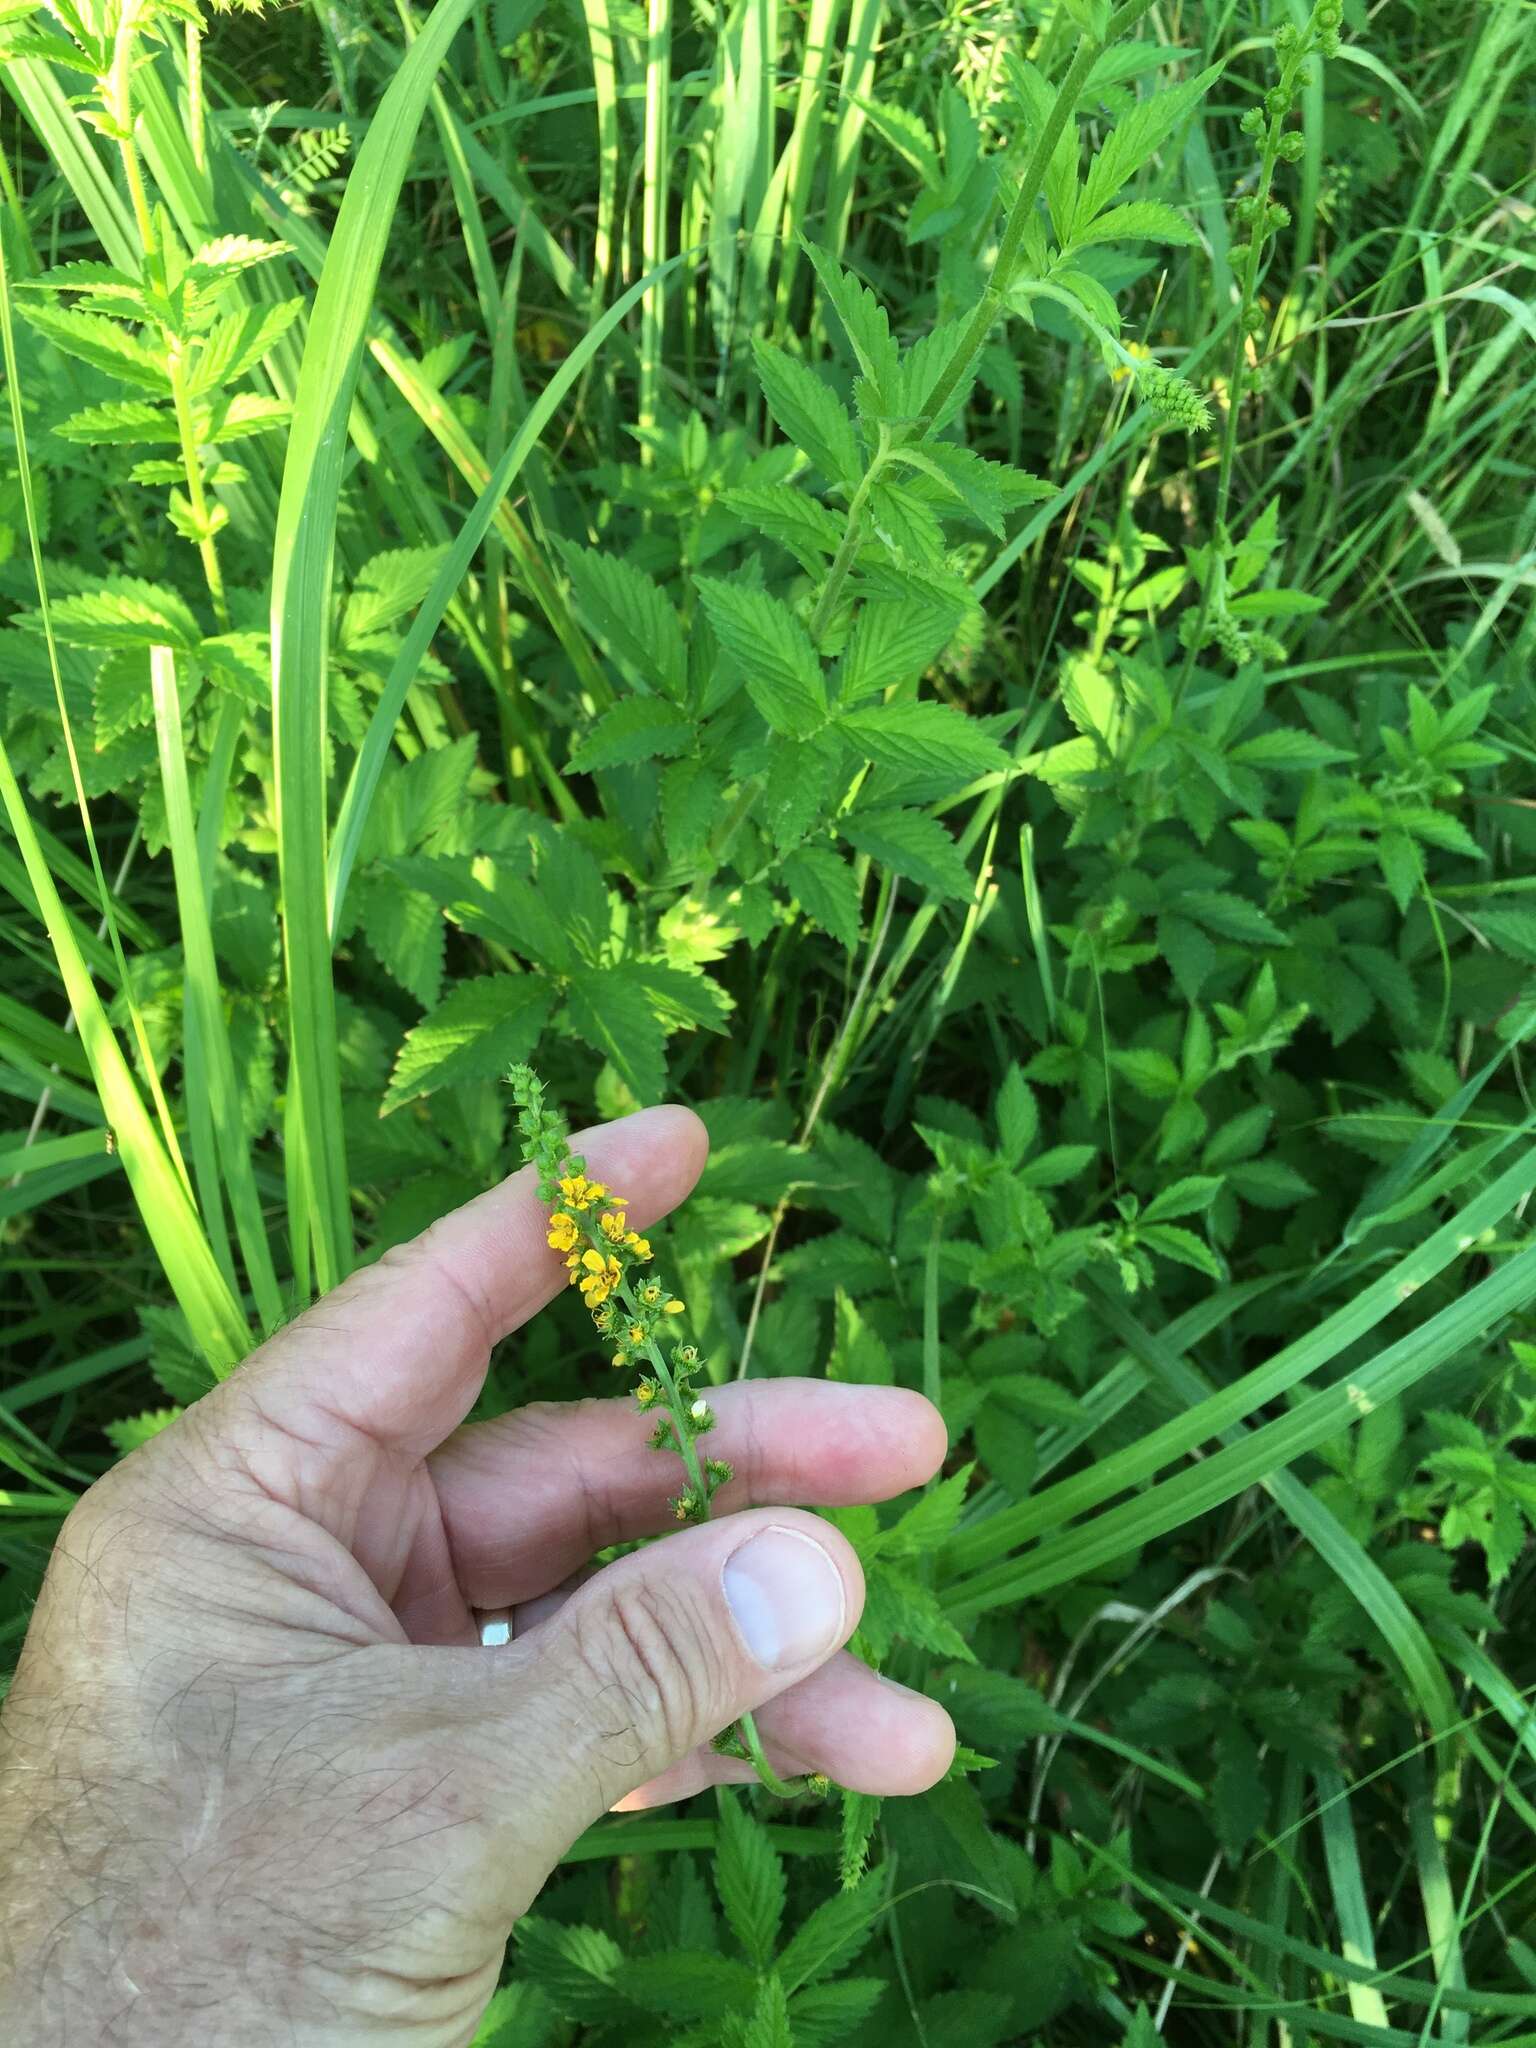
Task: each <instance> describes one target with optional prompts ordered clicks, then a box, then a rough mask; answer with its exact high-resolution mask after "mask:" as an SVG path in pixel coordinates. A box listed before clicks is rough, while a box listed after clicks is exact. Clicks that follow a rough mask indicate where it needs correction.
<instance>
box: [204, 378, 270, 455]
mask: <svg viewBox="0 0 1536 2048" xmlns="http://www.w3.org/2000/svg"><path fill="white" fill-rule="evenodd" d="M289 410H290V408H289V406H288V403H287V401H286V400H285V399H282V398H264V397H262V395H261V394H260V393H259V392H256V391H236V392H233V393H228V392H226V393H223V394H215V395H214V396H212V397H210V398H204V399H199V400H197V402H196V403H195V404H194V406H193V420H194V423H195V426H196V431H197V438H198V440H199V441H202V442H206V443H208V444H209V445H210V446H212V447H221V446H222V445H223V444H224V442H226V441H244V440H246V439H248V438H249V437H250V436H251V435H252V434H270V433H272V432H273V431H274V430H275V429H276V428H278V427H282V426H286V425H287V423H288V414H289Z"/></svg>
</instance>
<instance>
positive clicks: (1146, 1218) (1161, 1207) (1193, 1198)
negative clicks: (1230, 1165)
mask: <svg viewBox="0 0 1536 2048" xmlns="http://www.w3.org/2000/svg"><path fill="white" fill-rule="evenodd" d="M1220 1192H1221V1175H1220V1174H1219V1173H1193V1174H1189V1175H1187V1176H1186V1178H1185V1179H1183V1180H1176V1181H1173V1182H1171V1183H1170V1185H1169V1186H1167V1187H1165V1188H1164V1189H1163V1190H1162V1192H1161V1193H1160V1194H1157V1195H1155V1196H1154V1197H1153V1198H1152V1200H1151V1201H1150V1202H1148V1204H1147V1206H1146V1207H1145V1209H1143V1210H1142V1212H1141V1220H1142V1222H1143V1223H1168V1222H1171V1221H1172V1220H1173V1218H1174V1217H1175V1216H1198V1215H1199V1214H1200V1213H1201V1212H1202V1211H1203V1210H1205V1209H1209V1207H1210V1206H1211V1204H1212V1202H1214V1201H1215V1199H1216V1197H1217V1195H1218V1194H1220Z"/></svg>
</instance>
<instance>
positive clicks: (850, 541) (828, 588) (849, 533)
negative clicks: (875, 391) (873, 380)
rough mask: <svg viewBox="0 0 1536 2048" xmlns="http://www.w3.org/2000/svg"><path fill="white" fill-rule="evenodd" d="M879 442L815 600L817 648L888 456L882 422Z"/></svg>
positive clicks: (886, 429)
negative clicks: (866, 508)
mask: <svg viewBox="0 0 1536 2048" xmlns="http://www.w3.org/2000/svg"><path fill="white" fill-rule="evenodd" d="M879 431H880V439H879V444H878V446H877V447H876V449H875V453H874V457H873V459H872V460H871V462H870V465H869V467H868V469H866V470H865V472H864V474H863V476H862V477H861V478H860V479H859V486H858V489H857V490H856V491H855V492H854V494H853V496H852V498H850V499H849V501H848V522H847V524H846V526H845V527H844V528H843V537H842V540H841V541H840V542H839V543H838V549H837V553H836V554H835V555H834V556H833V557H832V566H831V568H830V569H829V570H828V571H827V580H826V582H825V583H824V584H823V585H822V586H821V596H820V597H819V598H818V599H817V600H816V610H815V611H814V613H813V614H812V616H811V638H812V639H813V640H814V641H815V642H816V644H817V646H818V647H819V646H820V645H821V641H822V636H823V635H824V634H825V632H826V630H827V628H828V626H830V625H831V623H832V620H833V617H834V615H835V613H836V611H837V601H838V599H839V598H840V597H841V596H842V594H843V585H844V584H845V583H846V582H847V581H848V572H849V570H850V569H852V567H853V564H854V558H855V556H856V555H857V554H858V551H859V547H860V544H861V542H862V541H863V538H864V507H865V506H866V505H867V504H868V502H869V494H870V491H871V490H872V489H873V488H874V485H875V482H876V479H877V478H878V477H879V475H880V472H881V470H882V469H883V468H884V467H885V465H886V462H887V460H888V459H889V456H890V452H891V430H890V428H889V426H887V424H886V423H885V421H884V420H882V421H881V422H880V430H879Z"/></svg>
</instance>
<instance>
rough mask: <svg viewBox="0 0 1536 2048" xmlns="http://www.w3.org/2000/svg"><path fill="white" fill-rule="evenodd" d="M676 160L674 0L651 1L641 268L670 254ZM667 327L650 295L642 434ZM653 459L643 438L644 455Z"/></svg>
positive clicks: (652, 413)
mask: <svg viewBox="0 0 1536 2048" xmlns="http://www.w3.org/2000/svg"><path fill="white" fill-rule="evenodd" d="M671 158H672V0H647V13H646V44H645V155H644V164H643V169H642V174H641V177H642V183H641V198H640V268H641V270H642V271H646V272H649V271H652V270H655V269H656V268H657V267H658V265H659V264H661V263H662V262H663V261H664V259H665V257H666V253H667V202H668V199H669V196H670V192H669V168H670V164H671ZM666 329H667V300H666V294H665V293H664V292H656V293H654V294H653V295H652V296H651V297H649V298H647V300H646V302H645V305H644V306H643V308H642V309H641V314H640V394H639V408H638V411H637V414H636V424H637V426H638V427H639V429H640V432H641V434H642V437H643V436H644V435H646V434H647V433H648V432H649V431H650V430H651V429H652V428H654V427H655V425H656V422H657V419H658V418H659V416H660V406H661V367H662V365H661V352H662V346H663V343H664V340H665V336H666ZM651 458H652V449H651V447H650V445H649V443H648V442H647V441H646V440H645V439H644V438H642V440H641V443H640V459H641V461H642V462H648V461H650V460H651Z"/></svg>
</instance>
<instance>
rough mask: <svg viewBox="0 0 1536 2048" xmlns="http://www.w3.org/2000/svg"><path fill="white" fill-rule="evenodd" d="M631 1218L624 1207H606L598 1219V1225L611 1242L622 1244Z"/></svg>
mask: <svg viewBox="0 0 1536 2048" xmlns="http://www.w3.org/2000/svg"><path fill="white" fill-rule="evenodd" d="M628 1226H629V1219H628V1217H627V1216H626V1215H625V1214H624V1211H623V1210H622V1209H605V1210H604V1211H603V1213H602V1215H601V1216H599V1217H598V1219H597V1227H598V1229H599V1230H601V1232H602V1233H603V1235H604V1237H606V1238H607V1240H608V1242H609V1243H610V1244H622V1243H623V1242H624V1233H625V1231H626V1229H627V1228H628Z"/></svg>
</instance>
